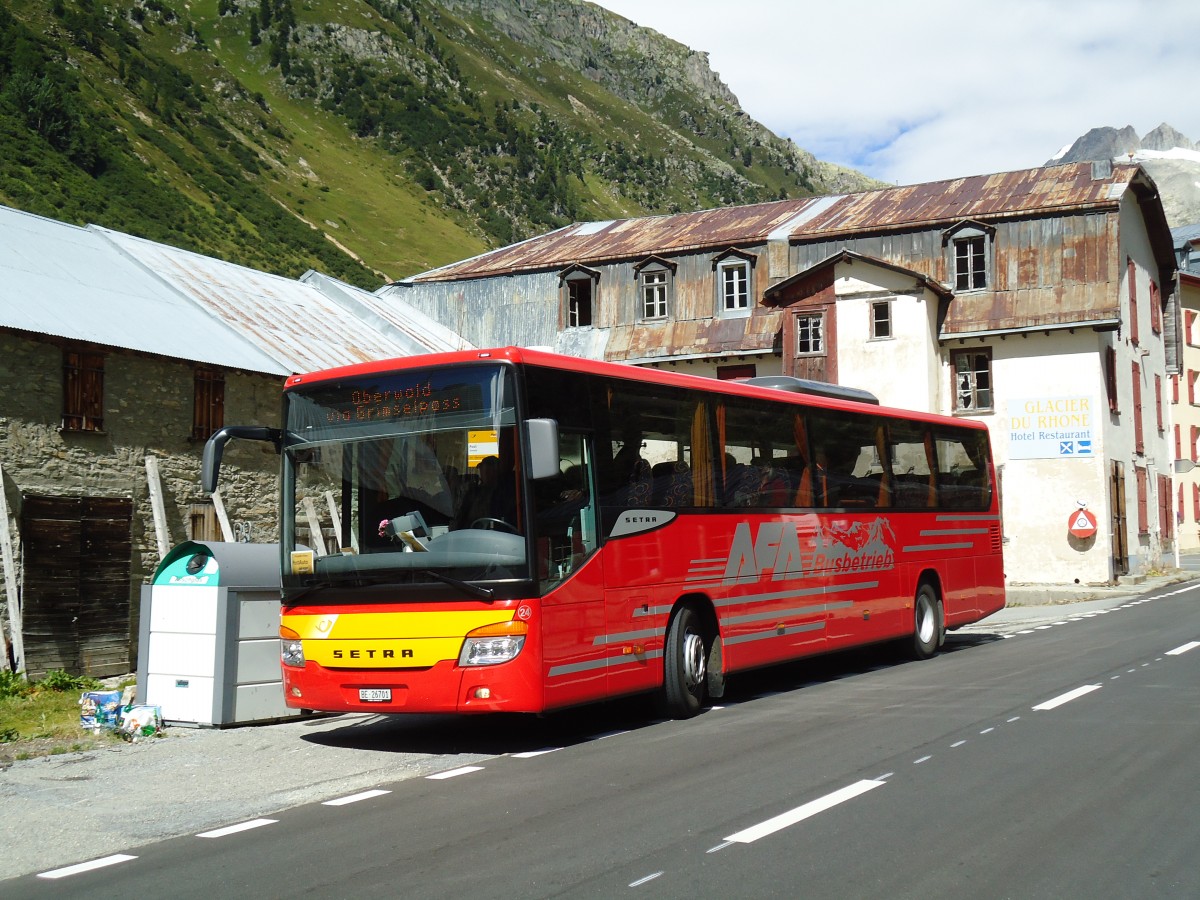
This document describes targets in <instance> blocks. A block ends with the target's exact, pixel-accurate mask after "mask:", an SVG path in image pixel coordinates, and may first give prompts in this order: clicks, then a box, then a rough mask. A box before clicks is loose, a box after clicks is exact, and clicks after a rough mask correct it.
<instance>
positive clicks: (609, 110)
mask: <svg viewBox="0 0 1200 900" xmlns="http://www.w3.org/2000/svg"><path fill="white" fill-rule="evenodd" d="M580 10H585V11H586V12H587V14H588V15H590V16H594V17H598V21H600V22H601V23H602V24H603V23H609V24H611V25H612V28H613V29H614V30H613V31H612V33H611V35H609V34H607V33H606V31H605V28H606V27H607V26H604V27H601V28H600V31H599V36H598V37H597V35H596V34H593V35H592V37H590V38H587V39H584V38H582V37H580V38H578V39H573V41H564V40H563V39H562V38H561V36H560V35H559V33H558V32H556V31H554V30H553V29H554V28H555V27H558V25H559V24H560V23H561V22H562V21H563V20H564V17H566V18H568V19H569V18H570V17H571V16H572V15H575V14H576V13H578V12H579V11H580ZM629 27H632V26H629V25H628V23H624V22H623V20H619V19H617V18H616V17H610V16H609V15H608V14H607V13H604V12H603V11H602V10H598V9H597V8H594V7H584V6H581V5H579V4H578V3H576V2H575V0H547V2H546V3H544V4H541V5H539V6H538V7H536V8H535V9H534V10H533V11H532V12H531V11H529V10H527V9H525V8H523V7H521V6H520V5H519V4H518V3H517V2H516V0H489V2H487V3H483V2H480V0H440V2H434V0H191V2H185V0H50V2H49V3H47V2H46V0H0V159H3V160H4V165H3V166H0V202H4V203H6V204H8V205H11V206H15V207H17V208H20V209H24V210H27V211H30V212H34V213H38V214H41V215H45V216H48V217H51V218H55V219H59V220H62V221H66V222H72V223H77V224H84V223H87V222H94V223H96V224H100V225H104V226H106V227H109V228H113V229H116V230H119V231H125V232H129V233H132V234H136V235H140V236H143V237H146V238H149V239H151V240H155V241H159V242H162V243H167V244H171V245H174V246H178V247H183V248H186V249H191V250H195V251H197V252H201V253H205V254H208V255H212V256H216V257H218V258H222V259H226V260H230V261H233V262H237V263H241V264H243V265H247V266H251V267H254V268H258V269H263V270H266V271H272V272H277V273H279V274H283V275H287V276H291V277H296V276H298V275H300V274H302V273H303V272H304V270H305V269H308V268H315V269H318V270H320V271H323V272H326V273H328V274H330V275H333V276H335V277H338V278H342V279H344V280H346V281H349V282H352V283H355V284H359V285H362V286H365V287H375V286H377V285H378V284H379V283H380V281H382V280H385V279H391V278H398V277H402V276H404V275H408V274H412V273H414V272H418V271H422V270H424V269H427V268H431V267H434V266H438V265H442V264H445V263H447V262H451V261H454V260H457V259H461V258H463V257H466V256H470V255H474V254H476V253H479V252H480V251H482V250H484V249H486V248H488V247H491V246H499V245H502V244H505V243H509V242H512V241H516V240H520V239H523V238H526V237H529V236H532V235H534V234H538V233H541V232H543V231H546V230H549V229H552V228H555V227H558V226H561V225H563V224H566V223H569V222H572V221H579V220H585V219H593V218H596V219H600V218H614V217H620V216H629V215H644V214H648V213H669V212H677V211H682V210H690V209H697V208H704V207H713V206H723V205H731V204H738V203H751V202H758V201H762V200H774V199H778V198H781V197H785V196H801V195H804V194H808V193H813V192H818V191H820V190H822V189H824V186H822V185H820V184H815V183H814V181H813V176H812V170H811V167H810V166H809V164H808V161H807V159H808V158H806V157H805V156H804V154H803V153H802V152H799V151H796V150H795V149H794V148H790V145H787V144H786V142H783V141H780V140H779V139H778V138H775V137H774V136H773V135H770V134H769V132H766V131H765V129H762V128H761V126H758V125H757V124H756V123H753V122H752V121H750V120H748V119H747V117H745V116H744V114H743V113H741V111H740V110H737V109H736V107H733V108H731V107H730V103H729V100H728V98H724V97H708V96H705V95H704V93H703V90H701V89H699V88H697V87H696V86H695V85H694V84H691V83H689V82H687V81H686V80H681V79H680V78H679V77H678V75H677V74H676V73H675V70H676V69H678V68H679V63H678V59H677V57H678V56H679V54H680V53H686V52H689V51H687V50H686V48H682V47H680V46H679V45H676V44H673V43H672V42H669V41H666V40H665V39H662V38H661V37H660V36H657V35H654V36H653V38H654V40H655V41H658V43H657V44H653V43H652V44H650V45H647V46H649V47H650V49H649V50H647V51H645V52H644V53H643V52H641V51H635V50H633V49H630V48H629V47H626V46H625V44H622V43H621V41H622V40H624V36H625V35H626V32H625V31H622V30H621V29H622V28H625V29H628V28H629ZM606 42H607V43H606ZM643 95H644V99H643V100H641V101H637V102H635V100H636V98H638V97H639V96H643ZM629 97H634V98H635V100H631V99H629ZM747 123H749V124H747Z"/></svg>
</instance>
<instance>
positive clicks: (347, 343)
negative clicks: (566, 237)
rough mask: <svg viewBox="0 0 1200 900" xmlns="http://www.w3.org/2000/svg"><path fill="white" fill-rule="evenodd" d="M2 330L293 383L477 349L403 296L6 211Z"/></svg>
mask: <svg viewBox="0 0 1200 900" xmlns="http://www.w3.org/2000/svg"><path fill="white" fill-rule="evenodd" d="M0 233H3V235H4V239H3V240H0V276H2V278H3V283H4V285H5V287H4V297H5V301H6V302H4V303H3V304H0V326H3V327H8V328H15V329H20V330H23V331H29V332H33V333H37V334H45V335H52V336H55V337H62V338H67V339H72V340H80V341H88V342H92V343H96V344H102V345H106V346H110V347H120V348H124V349H128V350H137V351H141V352H145V353H153V354H156V355H160V356H168V357H173V358H177V359H187V360H191V361H195V362H203V363H207V364H211V365H218V366H223V367H227V368H236V369H244V370H247V371H255V372H264V373H270V374H278V375H289V374H292V373H293V372H309V371H313V370H315V369H320V368H326V367H331V366H341V365H347V364H350V363H354V362H365V361H368V360H374V359H384V358H391V357H397V356H412V355H415V354H418V353H428V352H437V351H446V350H458V349H466V348H468V347H469V344H467V343H466V342H465V341H463V340H462V338H460V337H458V336H457V335H456V334H454V332H452V331H450V330H449V329H447V328H445V327H443V326H441V325H439V324H437V323H435V322H433V321H431V320H430V319H428V318H427V317H426V316H424V315H423V314H421V313H419V312H417V311H415V310H413V309H412V308H411V307H409V306H408V305H407V304H406V303H404V301H403V300H401V299H395V298H390V299H384V298H381V297H377V296H376V295H374V294H372V293H370V292H368V291H363V290H360V289H358V288H355V287H353V286H351V285H348V284H344V283H343V282H340V281H337V280H336V279H333V278H330V277H328V276H325V275H321V274H319V273H316V272H309V273H308V274H307V275H306V276H305V277H304V278H303V279H301V280H299V281H295V280H292V279H288V278H283V277H280V276H277V275H271V274H269V273H266V272H258V271H255V270H254V269H248V268H246V267H244V266H238V265H234V264H232V263H227V262H223V261H221V260H217V259H213V258H211V257H206V256H202V255H200V254H197V253H191V252H189V251H186V250H179V249H177V248H174V247H168V246H166V245H165V244H158V243H155V242H153V241H148V240H144V239H142V238H137V237H133V236H131V235H127V234H122V233H120V232H117V231H111V230H109V229H106V228H100V227H98V226H95V225H91V226H88V227H87V228H78V227H76V226H73V225H66V224H63V223H61V222H55V221H53V220H50V219H45V218H42V217H40V216H34V215H31V214H28V213H22V212H19V211H17V210H13V209H7V208H5V207H0Z"/></svg>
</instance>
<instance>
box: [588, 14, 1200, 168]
mask: <svg viewBox="0 0 1200 900" xmlns="http://www.w3.org/2000/svg"><path fill="white" fill-rule="evenodd" d="M600 5H601V6H604V7H607V8H608V9H611V10H613V11H614V12H617V13H619V14H621V15H623V16H625V17H626V18H628V19H630V20H632V21H634V22H637V23H638V24H640V25H646V26H648V27H651V28H653V29H655V30H656V31H659V32H661V33H663V34H665V35H666V36H667V37H670V38H672V39H674V40H677V41H679V42H680V43H682V44H686V45H687V46H689V47H691V48H692V49H695V50H701V51H706V52H708V54H709V60H710V63H711V65H712V68H713V69H714V70H715V71H717V72H718V73H719V74H720V76H721V78H722V80H723V81H724V82H725V83H726V84H727V85H729V87H730V89H731V90H732V91H733V92H734V94H736V95H737V97H738V99H739V101H740V102H741V104H742V107H743V108H744V109H745V110H746V111H747V112H748V113H750V115H751V116H753V117H754V118H755V119H757V120H758V121H760V122H762V123H763V124H764V125H766V126H767V127H768V128H770V129H771V130H772V131H774V132H775V133H776V134H779V135H781V136H784V137H790V138H792V139H794V140H795V141H796V143H797V144H799V145H800V146H801V147H804V148H805V149H807V150H810V151H812V152H813V153H815V154H816V155H817V157H818V158H820V159H823V160H827V161H829V162H835V163H841V164H843V165H848V166H851V167H853V168H855V169H859V170H860V171H863V172H866V173H867V174H869V175H872V176H874V177H876V178H880V179H882V180H885V181H892V182H897V183H900V184H911V183H917V182H922V181H936V180H939V179H943V178H955V177H958V176H962V175H977V174H983V173H987V172H1002V171H1008V170H1013V169H1023V168H1028V167H1031V166H1037V165H1041V164H1042V163H1043V162H1045V161H1046V160H1048V159H1050V158H1051V157H1052V156H1054V155H1055V154H1056V153H1057V152H1058V151H1059V148H1061V147H1062V146H1063V145H1064V144H1066V143H1069V142H1071V141H1074V139H1075V138H1077V137H1079V136H1080V135H1082V134H1083V133H1084V132H1086V131H1087V130H1089V129H1091V128H1095V127H1099V126H1104V125H1112V126H1114V127H1116V128H1121V127H1123V126H1125V125H1132V126H1133V128H1134V129H1135V130H1136V131H1137V132H1138V134H1139V135H1144V134H1145V133H1146V132H1148V131H1150V130H1151V129H1153V128H1154V127H1156V126H1157V125H1158V124H1159V123H1161V122H1167V123H1169V124H1171V125H1172V126H1174V127H1175V128H1177V129H1178V130H1179V131H1181V132H1183V133H1184V134H1185V135H1187V136H1188V137H1189V138H1191V139H1192V140H1193V141H1197V140H1200V104H1196V103H1195V102H1193V101H1191V100H1190V99H1189V97H1188V94H1189V89H1190V87H1191V85H1192V84H1194V81H1195V77H1196V70H1197V62H1200V52H1198V51H1197V49H1196V46H1197V45H1196V41H1195V30H1194V22H1195V13H1194V3H1192V2H1191V0H1127V2H1115V0H1004V2H998V3H978V4H963V3H961V2H950V0H921V2H917V3H900V2H896V0H859V2H857V3H854V4H847V5H843V4H833V3H819V4H818V3H812V2H799V0H741V2H739V3H735V4H730V3H728V2H725V0H721V2H718V0H600Z"/></svg>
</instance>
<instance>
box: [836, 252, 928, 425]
mask: <svg viewBox="0 0 1200 900" xmlns="http://www.w3.org/2000/svg"><path fill="white" fill-rule="evenodd" d="M845 268H853V267H849V266H846V267H845ZM857 268H859V269H862V268H863V267H862V266H861V264H860V265H859V266H858V267H857ZM872 273H873V274H874V273H879V274H881V275H891V274H892V273H889V272H887V270H882V269H873V270H872ZM904 282H905V283H904V284H897V285H890V287H892V288H893V290H897V291H899V290H903V291H906V292H905V293H899V292H897V293H889V292H888V291H887V290H886V289H883V290H881V288H882V287H883V285H877V284H872V283H868V282H863V281H858V280H855V279H851V278H846V277H843V276H842V275H841V272H840V271H839V277H838V279H837V281H836V284H835V291H836V293H837V295H838V300H837V353H838V381H839V382H840V383H842V384H844V385H848V386H850V387H857V388H865V389H866V390H868V391H870V392H871V393H873V394H874V395H875V396H876V397H878V398H879V402H880V403H882V404H883V405H884V406H895V407H898V408H900V409H919V410H932V409H936V408H937V397H938V390H937V385H938V355H937V350H936V343H935V341H934V333H933V313H932V312H931V309H936V308H937V306H936V300H935V298H933V297H932V296H931V295H930V294H928V292H924V291H923V292H921V293H920V294H916V293H915V292H913V289H912V288H913V279H912V278H907V279H904ZM879 300H891V305H892V337H890V338H886V339H880V340H871V339H870V337H869V335H870V333H871V304H872V303H873V302H876V301H879Z"/></svg>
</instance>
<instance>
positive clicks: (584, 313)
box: [558, 263, 600, 328]
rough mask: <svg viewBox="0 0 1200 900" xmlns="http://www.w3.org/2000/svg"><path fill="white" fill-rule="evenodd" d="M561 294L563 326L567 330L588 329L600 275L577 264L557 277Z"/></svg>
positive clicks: (590, 323)
mask: <svg viewBox="0 0 1200 900" xmlns="http://www.w3.org/2000/svg"><path fill="white" fill-rule="evenodd" d="M558 281H559V286H560V289H561V292H562V304H563V324H564V325H565V326H566V327H567V328H590V327H591V325H592V312H593V307H594V305H595V302H596V286H597V284H598V283H599V281H600V273H599V272H597V271H596V270H595V269H589V268H588V267H587V266H581V265H579V264H578V263H576V264H575V265H571V266H568V267H567V268H566V269H564V270H563V271H562V272H560V273H559V275H558Z"/></svg>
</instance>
